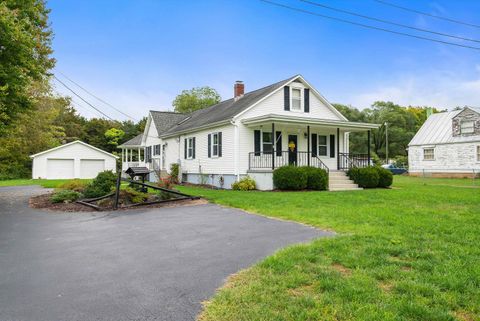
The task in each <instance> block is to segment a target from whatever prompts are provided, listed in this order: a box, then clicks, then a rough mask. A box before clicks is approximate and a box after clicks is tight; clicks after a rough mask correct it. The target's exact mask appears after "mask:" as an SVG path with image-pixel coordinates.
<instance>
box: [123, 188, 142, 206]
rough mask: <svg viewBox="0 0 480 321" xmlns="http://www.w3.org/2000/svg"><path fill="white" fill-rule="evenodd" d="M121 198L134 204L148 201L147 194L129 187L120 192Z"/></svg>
mask: <svg viewBox="0 0 480 321" xmlns="http://www.w3.org/2000/svg"><path fill="white" fill-rule="evenodd" d="M120 196H121V198H122V199H124V200H126V201H127V202H128V203H134V204H137V203H142V202H145V201H146V200H147V199H148V194H147V193H142V192H140V191H137V190H136V189H134V188H132V187H127V188H125V189H122V190H121V191H120Z"/></svg>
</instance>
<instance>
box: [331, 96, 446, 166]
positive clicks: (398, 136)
mask: <svg viewBox="0 0 480 321" xmlns="http://www.w3.org/2000/svg"><path fill="white" fill-rule="evenodd" d="M334 106H335V108H337V109H338V111H340V112H341V113H342V114H343V115H344V116H345V117H346V118H347V119H348V120H350V121H359V122H370V123H376V124H379V125H380V127H379V128H378V129H376V130H372V139H371V150H372V151H373V153H374V154H375V155H378V156H379V157H381V158H384V157H385V156H386V130H387V127H388V152H389V158H390V157H392V158H393V157H396V156H405V155H406V154H407V151H406V149H407V147H408V143H409V142H410V140H411V139H412V138H413V136H414V135H415V133H416V132H417V131H418V129H419V128H420V127H421V126H422V125H423V123H424V122H425V120H426V119H427V110H428V109H429V108H430V107H415V106H408V107H404V106H400V105H397V104H394V103H393V102H385V101H377V102H375V103H373V105H372V106H371V107H370V108H365V109H363V110H358V109H356V108H353V107H352V106H346V105H341V104H334ZM431 110H432V112H434V113H435V112H439V110H438V109H436V108H431ZM386 124H387V125H386ZM350 151H351V152H352V153H365V152H366V151H367V135H366V133H351V134H350Z"/></svg>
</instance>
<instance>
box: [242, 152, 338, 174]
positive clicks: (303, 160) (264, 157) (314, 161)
mask: <svg viewBox="0 0 480 321" xmlns="http://www.w3.org/2000/svg"><path fill="white" fill-rule="evenodd" d="M287 165H293V166H312V167H317V168H321V169H324V170H326V171H327V172H328V171H329V169H328V166H327V165H325V163H324V162H323V161H322V160H321V159H320V158H319V157H318V156H312V153H311V152H296V153H290V152H288V151H282V152H273V153H272V152H250V153H249V154H248V168H249V169H272V168H278V167H282V166H287Z"/></svg>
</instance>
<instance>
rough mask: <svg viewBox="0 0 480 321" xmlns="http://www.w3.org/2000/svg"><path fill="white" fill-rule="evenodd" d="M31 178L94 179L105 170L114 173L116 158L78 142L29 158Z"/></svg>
mask: <svg viewBox="0 0 480 321" xmlns="http://www.w3.org/2000/svg"><path fill="white" fill-rule="evenodd" d="M30 157H31V158H32V161H33V163H32V178H34V179H37V178H46V179H70V178H94V177H96V176H97V174H98V173H100V172H103V171H105V170H111V171H113V172H115V171H116V162H117V158H118V156H115V155H113V154H110V153H107V152H106V151H103V150H101V149H99V148H96V147H94V146H92V145H89V144H86V143H84V142H81V141H79V140H76V141H74V142H71V143H68V144H65V145H61V146H58V147H55V148H52V149H49V150H46V151H43V152H41V153H38V154H35V155H32V156H30Z"/></svg>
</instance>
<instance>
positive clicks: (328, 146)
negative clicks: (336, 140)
mask: <svg viewBox="0 0 480 321" xmlns="http://www.w3.org/2000/svg"><path fill="white" fill-rule="evenodd" d="M319 136H325V137H326V142H327V144H326V145H320V137H319ZM320 146H326V147H327V151H326V152H327V153H326V154H325V155H320V153H319V151H320ZM329 150H330V136H329V135H328V134H317V156H318V157H329V156H330V155H329Z"/></svg>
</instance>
